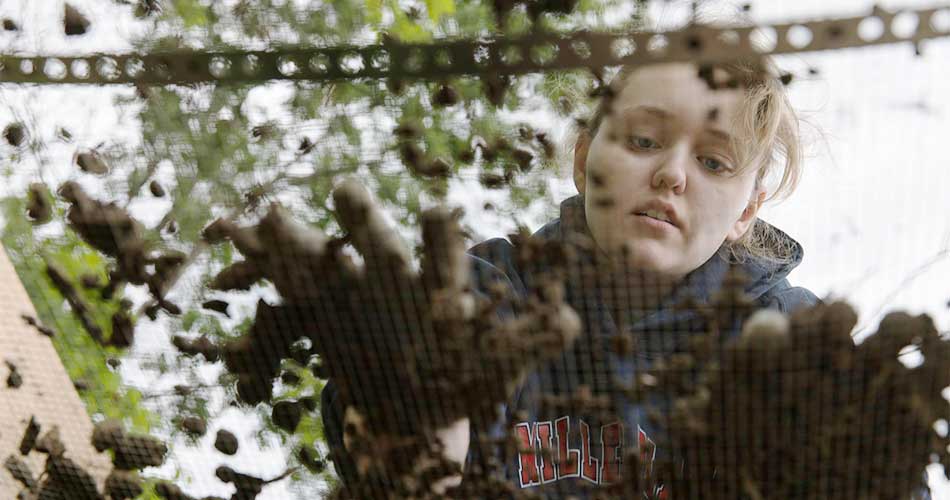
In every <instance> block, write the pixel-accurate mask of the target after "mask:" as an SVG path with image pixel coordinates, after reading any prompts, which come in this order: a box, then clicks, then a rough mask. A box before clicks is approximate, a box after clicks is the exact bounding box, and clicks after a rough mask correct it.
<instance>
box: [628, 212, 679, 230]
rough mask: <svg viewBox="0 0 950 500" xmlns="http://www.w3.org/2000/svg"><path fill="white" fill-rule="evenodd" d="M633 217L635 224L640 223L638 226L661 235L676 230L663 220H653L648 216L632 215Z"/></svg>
mask: <svg viewBox="0 0 950 500" xmlns="http://www.w3.org/2000/svg"><path fill="white" fill-rule="evenodd" d="M633 217H634V219H636V220H637V222H639V223H640V225H643V226H646V227H649V228H651V229H654V230H656V231H659V232H661V233H665V232H667V231H673V230H675V229H676V226H674V225H673V224H671V223H669V222H666V221H664V220H660V219H654V218H653V217H650V216H648V215H639V214H633Z"/></svg>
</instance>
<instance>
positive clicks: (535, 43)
mask: <svg viewBox="0 0 950 500" xmlns="http://www.w3.org/2000/svg"><path fill="white" fill-rule="evenodd" d="M914 19H916V20H917V24H916V27H914V26H913V20H914ZM895 21H896V22H895ZM905 24H906V25H907V26H904V25H905ZM902 26H904V28H903V30H902ZM902 31H903V32H902ZM762 33H770V34H771V36H770V37H766V38H771V40H772V41H773V42H774V44H773V46H771V47H764V48H763V47H759V46H757V45H756V44H754V43H753V41H752V40H753V37H754V36H756V35H754V34H757V35H761V34H762ZM875 35H877V36H875ZM947 36H950V4H943V5H941V6H938V7H931V8H924V9H907V10H902V11H897V12H888V11H885V10H883V9H879V8H875V9H874V11H873V12H872V13H871V15H869V16H862V17H848V18H839V19H824V20H812V21H804V22H788V23H781V24H773V25H761V26H743V27H734V28H710V27H706V26H697V25H693V26H688V27H686V28H684V29H682V30H677V31H670V32H643V31H639V32H633V33H606V32H575V33H570V34H544V33H532V34H530V35H527V36H522V37H517V38H495V39H485V40H470V39H466V40H449V41H442V42H440V43H432V44H397V43H392V42H387V43H383V44H380V45H371V46H335V47H326V48H306V49H301V48H289V49H278V50H269V51H246V52H240V51H233V52H192V51H178V52H166V53H152V54H95V55H90V56H85V57H55V56H49V57H16V56H0V82H16V83H90V84H112V83H118V84H129V83H144V84H175V83H196V82H222V83H227V82H260V81H266V80H312V81H322V82H331V81H341V80H352V79H364V78H384V79H395V80H416V79H425V80H441V79H445V78H449V77H454V76H462V75H473V76H478V75H481V76H485V75H495V76H497V75H519V74H526V73H534V72H543V71H548V70H554V69H573V68H601V67H604V66H611V65H636V64H644V63H653V62H661V61H685V60H703V61H709V62H713V61H719V60H728V59H730V58H734V57H735V56H736V55H737V54H744V53H756V54H772V55H778V54H794V53H804V52H815V51H823V50H832V49H844V48H857V47H868V46H874V45H883V44H896V43H909V44H914V45H915V46H917V47H919V44H920V43H921V42H922V41H924V40H929V39H934V38H941V37H947Z"/></svg>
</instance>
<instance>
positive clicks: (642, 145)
mask: <svg viewBox="0 0 950 500" xmlns="http://www.w3.org/2000/svg"><path fill="white" fill-rule="evenodd" d="M630 145H632V146H634V147H636V148H639V149H658V148H659V147H660V144H659V143H657V142H656V141H654V140H653V139H650V138H649V137H643V136H639V135H634V136H631V137H630Z"/></svg>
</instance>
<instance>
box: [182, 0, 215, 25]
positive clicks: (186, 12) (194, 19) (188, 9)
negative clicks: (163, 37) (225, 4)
mask: <svg viewBox="0 0 950 500" xmlns="http://www.w3.org/2000/svg"><path fill="white" fill-rule="evenodd" d="M175 12H176V13H178V15H179V16H181V20H182V21H184V22H185V27H186V28H191V27H193V26H204V25H206V24H208V8H207V7H205V6H203V5H201V4H200V3H198V0H175Z"/></svg>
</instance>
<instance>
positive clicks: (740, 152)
mask: <svg viewBox="0 0 950 500" xmlns="http://www.w3.org/2000/svg"><path fill="white" fill-rule="evenodd" d="M637 68H638V67H635V66H625V67H623V68H622V69H621V70H620V72H619V73H617V75H616V76H615V77H614V78H613V79H612V80H611V82H610V84H609V86H610V89H611V90H610V91H608V95H612V94H611V93H610V92H611V91H612V92H617V91H618V89H619V88H620V87H621V86H622V84H623V83H624V82H625V81H626V79H627V78H628V77H629V76H630V75H631V74H633V72H634V71H636V69H637ZM700 68H701V70H700V71H705V73H706V74H707V75H713V73H714V72H719V73H724V74H725V76H726V80H725V81H724V82H723V85H724V86H726V87H728V88H742V89H743V90H744V91H745V93H746V98H745V99H744V100H743V104H742V106H741V109H740V111H739V114H738V116H737V118H736V123H735V125H736V128H737V130H738V133H737V134H736V137H734V138H733V140H734V144H733V147H734V149H735V151H736V154H737V159H738V164H739V167H738V168H737V170H736V172H735V175H740V174H742V173H743V172H746V171H748V169H750V168H754V169H758V171H757V174H756V178H755V185H754V188H753V191H752V196H753V197H754V196H755V194H756V193H757V192H758V190H759V188H761V187H763V184H764V183H765V182H766V180H767V179H768V178H770V176H776V177H777V174H779V173H780V174H781V178H780V180H779V183H778V185H777V186H776V187H775V189H774V190H772V191H771V193H769V195H768V196H767V197H766V201H772V200H776V199H777V200H784V199H786V198H788V196H790V195H791V194H792V193H793V192H794V191H795V188H796V187H797V186H798V182H799V180H800V178H801V172H802V143H801V137H800V132H799V118H798V115H797V114H796V112H795V110H794V109H793V108H792V105H791V102H790V101H789V99H788V95H787V94H786V92H785V84H784V83H783V82H782V80H781V79H780V78H779V75H778V72H777V70H776V67H775V65H774V64H773V62H772V61H771V59H770V58H769V57H767V56H765V55H756V56H749V57H746V58H743V59H738V60H735V61H730V62H727V63H715V64H707V65H701V66H700ZM699 76H700V75H697V77H699ZM712 78H713V76H709V79H710V80H712ZM710 84H713V82H712V81H710ZM609 111H610V99H603V98H602V99H601V101H600V103H599V104H598V105H597V106H596V108H595V110H594V112H593V114H592V116H591V117H590V119H589V120H588V121H587V122H586V125H582V126H581V127H580V130H579V131H578V138H579V137H580V136H581V134H587V135H588V137H589V138H590V139H593V137H594V136H595V135H596V134H597V130H598V128H599V127H600V124H601V122H602V121H603V118H604V116H605V115H606V114H607V113H609ZM750 201H751V198H750ZM724 249H725V250H726V251H727V253H728V254H729V255H728V256H729V258H732V259H734V260H736V261H739V262H743V261H745V260H746V259H747V258H750V257H751V258H759V259H766V260H769V261H772V262H775V263H779V264H784V263H788V262H790V261H792V260H793V259H794V258H795V255H794V252H795V245H794V243H792V242H791V241H789V240H788V239H787V238H783V237H782V235H781V233H779V232H778V231H777V230H776V229H775V228H773V227H772V226H770V225H768V224H760V223H759V221H758V220H756V222H755V223H754V224H752V225H750V229H749V230H747V231H746V232H745V234H743V235H742V236H741V237H740V238H739V239H737V240H736V241H734V242H727V243H726V244H725V245H724Z"/></svg>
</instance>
